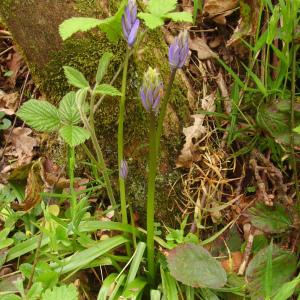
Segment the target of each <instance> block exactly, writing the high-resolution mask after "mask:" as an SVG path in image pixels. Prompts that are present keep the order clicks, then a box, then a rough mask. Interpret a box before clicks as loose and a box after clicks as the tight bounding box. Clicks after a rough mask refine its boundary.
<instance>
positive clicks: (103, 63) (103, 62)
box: [96, 52, 113, 84]
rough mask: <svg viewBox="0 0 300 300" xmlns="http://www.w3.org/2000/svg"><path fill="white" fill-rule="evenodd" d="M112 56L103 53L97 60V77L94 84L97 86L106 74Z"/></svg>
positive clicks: (108, 53)
mask: <svg viewBox="0 0 300 300" xmlns="http://www.w3.org/2000/svg"><path fill="white" fill-rule="evenodd" d="M112 57H113V54H112V53H110V52H105V53H104V54H103V55H102V57H101V58H100V60H99V65H98V70H97V75H96V82H97V84H99V83H100V82H101V80H102V79H103V77H104V75H105V74H106V72H107V68H108V65H109V63H110V60H111V59H112Z"/></svg>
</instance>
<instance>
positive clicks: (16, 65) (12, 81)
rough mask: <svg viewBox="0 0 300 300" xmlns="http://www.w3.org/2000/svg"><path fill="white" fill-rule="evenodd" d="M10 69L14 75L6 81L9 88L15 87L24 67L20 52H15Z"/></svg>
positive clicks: (9, 63) (9, 65) (10, 62)
mask: <svg viewBox="0 0 300 300" xmlns="http://www.w3.org/2000/svg"><path fill="white" fill-rule="evenodd" d="M7 65H8V68H9V70H10V71H12V75H11V76H10V77H9V78H8V79H7V80H6V84H7V85H8V86H9V87H15V85H16V79H17V76H18V72H19V70H20V67H21V65H22V57H21V55H20V54H19V53H18V52H14V53H13V55H12V59H11V61H9V62H8V64H7Z"/></svg>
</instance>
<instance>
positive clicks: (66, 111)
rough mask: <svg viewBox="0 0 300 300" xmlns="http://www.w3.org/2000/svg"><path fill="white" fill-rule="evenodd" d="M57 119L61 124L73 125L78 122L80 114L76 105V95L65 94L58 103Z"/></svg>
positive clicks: (73, 93)
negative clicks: (58, 118)
mask: <svg viewBox="0 0 300 300" xmlns="http://www.w3.org/2000/svg"><path fill="white" fill-rule="evenodd" d="M58 112H59V117H60V119H61V121H62V122H63V123H66V124H70V125H75V124H77V123H79V122H80V113H79V111H78V108H77V105H76V93H75V92H70V93H68V94H66V95H65V96H64V97H63V98H62V100H61V101H60V103H59V109H58Z"/></svg>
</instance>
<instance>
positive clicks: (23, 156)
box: [6, 127, 37, 161]
mask: <svg viewBox="0 0 300 300" xmlns="http://www.w3.org/2000/svg"><path fill="white" fill-rule="evenodd" d="M31 133H32V130H31V129H30V128H22V127H16V128H14V129H13V131H12V134H11V136H10V141H9V142H11V144H12V146H14V148H15V152H16V156H17V157H18V159H19V160H21V161H24V160H25V161H27V160H28V159H31V158H32V156H33V148H34V147H36V146H37V140H36V138H33V137H31V136H30V134H31ZM8 137H9V136H8V135H7V136H6V138H8Z"/></svg>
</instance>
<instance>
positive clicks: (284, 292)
mask: <svg viewBox="0 0 300 300" xmlns="http://www.w3.org/2000/svg"><path fill="white" fill-rule="evenodd" d="M299 284H300V274H299V275H298V276H297V277H296V278H294V279H293V280H292V281H289V282H286V283H285V284H283V285H282V286H281V287H280V288H279V290H278V291H277V293H276V295H275V297H274V298H273V300H287V299H290V297H292V295H293V294H294V292H295V289H296V287H297V286H298V285H299Z"/></svg>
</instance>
